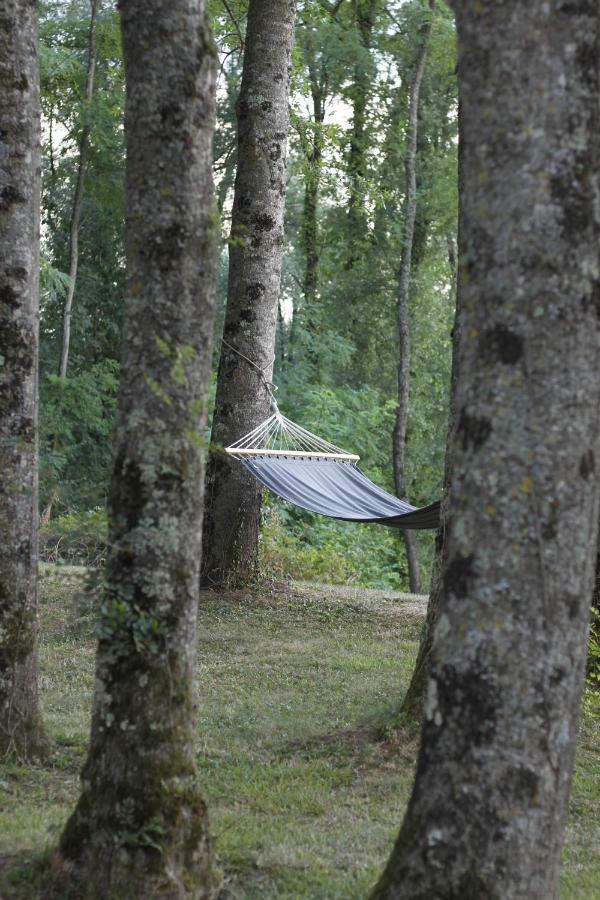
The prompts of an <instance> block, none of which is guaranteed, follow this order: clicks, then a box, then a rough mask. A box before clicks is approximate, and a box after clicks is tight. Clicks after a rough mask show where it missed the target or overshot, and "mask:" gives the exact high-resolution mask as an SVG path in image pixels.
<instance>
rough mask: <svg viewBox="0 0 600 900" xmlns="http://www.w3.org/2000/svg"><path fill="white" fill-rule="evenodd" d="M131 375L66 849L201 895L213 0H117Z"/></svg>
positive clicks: (83, 883)
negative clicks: (87, 717) (197, 697)
mask: <svg viewBox="0 0 600 900" xmlns="http://www.w3.org/2000/svg"><path fill="white" fill-rule="evenodd" d="M120 13H121V28H122V35H123V49H124V58H125V74H126V111H125V136H126V149H127V164H126V184H125V188H126V190H125V201H126V222H125V250H126V259H127V297H126V315H125V324H124V334H123V348H122V379H121V387H120V395H119V413H118V424H117V435H116V446H115V461H114V468H113V475H112V483H111V490H110V496H109V521H110V534H109V546H110V551H109V556H108V560H107V571H106V581H105V586H104V588H103V593H102V596H101V601H100V620H99V625H98V633H99V644H98V655H97V665H96V688H95V694H94V706H93V717H92V732H91V743H90V749H89V754H88V758H87V761H86V763H85V767H84V770H83V777H82V793H81V796H80V799H79V802H78V804H77V807H76V809H75V811H74V813H73V814H72V816H71V818H70V819H69V821H68V822H67V825H66V827H65V830H64V832H63V834H62V837H61V840H60V847H59V857H58V871H59V872H60V874H61V884H64V883H67V884H68V885H69V889H71V887H72V888H73V892H74V894H75V893H77V896H78V897H81V898H82V900H96V898H105V897H128V896H130V897H148V898H159V897H160V898H181V897H193V898H208V897H212V896H214V894H215V892H216V889H217V886H218V881H217V877H216V875H215V870H214V867H213V859H212V851H211V843H210V839H209V834H208V824H207V816H206V809H205V806H204V803H203V800H202V797H201V795H200V792H199V787H198V778H197V771H196V765H195V752H194V732H195V728H194V719H195V716H194V691H195V685H194V668H195V654H196V613H197V599H198V589H199V560H200V549H201V526H202V506H203V487H202V485H203V476H204V461H203V439H204V430H205V427H206V413H207V390H208V383H209V375H210V363H211V341H212V324H213V315H214V293H215V271H216V224H215V209H214V197H213V183H212V172H211V167H212V135H213V130H214V101H215V84H216V67H217V55H216V49H215V47H214V44H213V42H212V37H211V34H210V29H209V26H208V20H207V16H206V8H205V3H204V2H203V0H168V2H167V0H122V2H121V4H120Z"/></svg>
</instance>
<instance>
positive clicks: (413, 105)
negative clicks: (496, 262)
mask: <svg viewBox="0 0 600 900" xmlns="http://www.w3.org/2000/svg"><path fill="white" fill-rule="evenodd" d="M429 10H430V14H431V17H430V18H429V20H428V21H427V22H426V23H425V25H423V27H422V28H421V29H420V34H419V38H420V43H419V50H418V53H417V57H416V59H415V64H414V68H413V71H412V76H411V80H410V88H409V91H408V123H407V131H406V151H405V155H404V173H405V180H404V209H403V226H404V227H403V234H402V251H401V254H400V266H399V268H398V296H397V299H396V316H397V325H398V372H397V379H398V406H397V408H396V419H395V422H394V431H393V434H392V450H393V461H394V482H395V487H396V494H397V495H398V497H399V498H400V499H401V500H407V499H408V498H407V491H406V475H405V469H406V437H407V431H408V416H409V400H410V354H411V336H410V273H411V264H412V255H413V239H414V235H415V221H416V218H417V146H418V137H419V101H420V96H421V83H422V81H423V74H424V72H425V63H426V62H427V53H428V51H429V40H430V37H431V29H432V26H433V12H434V10H435V0H429ZM402 537H403V540H404V547H405V549H406V560H407V564H408V580H409V586H410V590H411V591H412V592H413V593H415V594H420V593H421V572H420V568H419V554H418V550H417V540H416V537H415V534H414V532H412V531H404V532H403V533H402Z"/></svg>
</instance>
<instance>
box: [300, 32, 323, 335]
mask: <svg viewBox="0 0 600 900" xmlns="http://www.w3.org/2000/svg"><path fill="white" fill-rule="evenodd" d="M310 52H311V48H310V47H308V48H307V53H310ZM319 69H320V71H319ZM308 71H309V76H310V88H311V96H312V105H313V126H314V127H313V129H312V132H311V135H310V140H309V141H308V144H307V146H306V147H305V151H304V152H305V158H306V166H305V170H304V174H305V185H304V205H303V211H302V235H301V240H302V245H303V248H304V261H305V263H304V279H303V288H304V299H305V301H306V305H307V308H308V319H309V321H310V318H311V312H312V313H313V314H314V306H315V301H316V299H317V293H318V289H319V261H320V258H321V240H320V234H319V217H318V211H319V188H320V184H321V161H322V157H323V133H322V128H323V122H324V121H325V102H326V98H327V75H326V72H325V71H324V67H323V65H322V64H321V66H320V67H318V66H317V64H316V62H315V60H310V59H309V60H308Z"/></svg>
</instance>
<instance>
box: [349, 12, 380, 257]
mask: <svg viewBox="0 0 600 900" xmlns="http://www.w3.org/2000/svg"><path fill="white" fill-rule="evenodd" d="M352 3H353V12H354V21H355V25H356V29H357V33H358V40H359V43H360V45H361V47H362V50H363V58H362V59H359V60H358V61H357V63H356V66H355V67H354V81H353V85H352V96H351V101H352V132H351V135H350V148H349V151H348V176H349V196H348V257H347V260H346V268H347V269H348V270H350V269H352V268H353V267H354V266H355V264H356V263H357V262H358V260H359V259H360V257H361V253H362V244H363V243H364V236H365V234H366V227H365V219H364V214H363V211H362V203H363V198H364V193H365V189H364V184H363V182H364V179H365V176H366V158H365V150H366V144H367V129H366V115H367V105H368V102H369V92H370V88H371V81H372V78H373V71H372V70H373V64H372V61H371V58H370V53H371V43H372V40H373V28H374V27H375V16H376V13H377V6H378V0H352Z"/></svg>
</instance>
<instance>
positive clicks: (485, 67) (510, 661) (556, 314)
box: [373, 0, 600, 900]
mask: <svg viewBox="0 0 600 900" xmlns="http://www.w3.org/2000/svg"><path fill="white" fill-rule="evenodd" d="M453 5H454V8H455V10H456V13H457V30H458V49H459V55H458V75H459V89H460V95H461V115H462V123H461V138H462V142H463V159H462V167H463V175H462V177H463V181H464V190H463V194H462V198H461V202H462V213H461V216H462V221H461V233H460V264H459V284H460V288H459V290H460V292H461V310H462V326H463V331H462V335H461V340H460V360H459V369H458V386H457V420H458V421H457V426H456V430H455V432H454V446H453V448H452V452H453V453H454V476H453V483H452V488H451V495H450V507H449V508H450V517H449V521H448V525H447V531H446V550H445V559H444V570H443V573H442V579H443V585H442V595H441V598H440V608H439V614H438V620H437V625H436V629H435V635H434V646H433V651H432V657H431V675H430V678H429V682H428V689H427V702H426V707H425V722H424V725H423V733H422V740H421V749H420V753H419V762H418V768H417V775H416V781H415V785H414V788H413V793H412V797H411V800H410V803H409V808H408V811H407V814H406V818H405V820H404V823H403V826H402V829H401V831H400V835H399V837H398V840H397V843H396V846H395V848H394V850H393V853H392V856H391V858H390V861H389V863H388V866H387V868H386V871H385V873H384V874H383V876H382V878H381V881H380V882H379V884H378V886H377V888H376V889H375V892H374V895H373V896H374V897H376V898H399V897H402V898H417V897H418V898H422V897H448V898H464V897H485V898H502V900H510V898H522V897H533V898H542V897H543V898H557V897H558V874H559V859H560V850H561V845H562V841H563V834H564V826H565V821H566V814H567V802H568V795H569V787H570V780H571V771H572V765H573V759H574V752H575V745H576V736H577V719H578V709H579V701H580V695H581V689H582V684H583V673H584V668H585V649H586V636H587V621H588V607H589V597H590V596H591V590H592V582H593V574H594V562H595V547H596V539H597V531H598V488H597V479H596V478H595V466H596V459H597V458H598V451H599V449H600V448H599V435H598V413H597V410H598V401H599V397H598V384H597V373H598V365H599V363H600V338H599V330H600V329H599V324H600V323H599V303H598V287H599V284H598V282H599V269H600V259H599V247H600V244H599V237H600V235H599V231H600V228H599V223H598V220H597V215H598V213H597V210H598V199H599V197H598V166H597V160H598V149H599V147H598V142H599V136H598V126H597V109H598V101H599V93H600V92H599V67H598V50H599V46H598V44H599V28H600V23H599V19H598V16H597V10H596V5H595V4H579V5H577V6H576V7H574V5H573V4H566V3H563V2H557V3H547V2H543V0H532V2H530V3H528V4H523V3H520V2H517V0H508V2H505V3H502V4H493V3H488V4H485V9H483V8H482V4H481V3H475V2H474V0H455V2H454V4H453ZM557 360H559V361H560V364H557Z"/></svg>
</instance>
